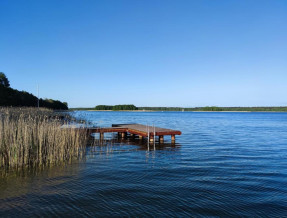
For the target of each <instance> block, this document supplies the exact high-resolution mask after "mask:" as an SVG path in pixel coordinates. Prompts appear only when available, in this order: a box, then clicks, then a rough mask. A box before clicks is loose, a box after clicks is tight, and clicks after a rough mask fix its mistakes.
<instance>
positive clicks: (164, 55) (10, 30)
mask: <svg viewBox="0 0 287 218" xmlns="http://www.w3.org/2000/svg"><path fill="white" fill-rule="evenodd" d="M286 24H287V1H285V0H281V1H280V0H276V1H274V0H270V1H264V0H252V1H250V0H246V1H244V0H238V1H234V0H226V1H224V0H209V1H204V0H203V1H200V0H196V1H195V0H194V1H192V0H186V1H185V0H131V1H127V0H102V1H96V0H77V1H74V0H61V1H58V0H55V1H53V0H41V1H38V0H34V1H31V0H25V1H23V0H21V1H14V0H0V72H4V73H5V74H6V75H7V76H8V79H9V80H10V84H11V86H12V87H13V88H15V89H19V90H26V91H28V92H31V93H33V94H36V93H37V84H39V86H40V97H42V98H53V99H58V100H61V101H67V102H68V103H69V106H70V107H93V106H95V105H98V104H109V105H113V104H135V105H137V106H182V107H193V106H212V105H215V106H282V105H287V95H286V94H287V91H286V84H287V25H286Z"/></svg>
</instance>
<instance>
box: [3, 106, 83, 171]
mask: <svg viewBox="0 0 287 218" xmlns="http://www.w3.org/2000/svg"><path fill="white" fill-rule="evenodd" d="M65 122H67V121H63V115H58V114H55V113H54V112H53V111H52V110H48V109H36V108H0V169H1V170H3V169H11V168H13V169H19V168H23V167H38V166H46V165H52V164H57V163H59V162H64V161H71V160H73V159H78V158H80V157H81V156H82V155H83V154H84V152H85V149H84V148H85V146H86V144H87V135H86V133H85V132H84V131H80V130H79V129H71V128H70V129H61V126H62V124H64V123H65Z"/></svg>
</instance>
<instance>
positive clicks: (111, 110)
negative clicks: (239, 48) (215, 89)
mask: <svg viewBox="0 0 287 218" xmlns="http://www.w3.org/2000/svg"><path fill="white" fill-rule="evenodd" d="M71 111H95V112H181V113H186V112H194V113H198V112H200V113H202V112H204V113H287V111H160V110H120V111H114V110H71Z"/></svg>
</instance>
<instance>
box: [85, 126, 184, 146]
mask: <svg viewBox="0 0 287 218" xmlns="http://www.w3.org/2000/svg"><path fill="white" fill-rule="evenodd" d="M88 131H89V133H100V139H103V138H104V133H106V132H117V133H118V134H119V136H120V137H122V138H124V137H126V136H127V134H130V135H131V136H135V135H138V136H139V138H140V139H142V138H143V137H147V138H148V140H149V141H150V142H153V141H154V140H155V138H156V136H158V137H159V141H160V142H163V141H164V136H166V135H170V136H171V141H172V142H174V141H175V135H181V132H180V131H178V130H173V129H165V128H160V127H154V126H146V125H142V124H113V125H112V127H104V128H89V129H88Z"/></svg>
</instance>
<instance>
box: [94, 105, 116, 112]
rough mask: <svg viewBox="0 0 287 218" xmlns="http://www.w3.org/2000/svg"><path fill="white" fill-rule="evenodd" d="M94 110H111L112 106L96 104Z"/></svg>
mask: <svg viewBox="0 0 287 218" xmlns="http://www.w3.org/2000/svg"><path fill="white" fill-rule="evenodd" d="M95 110H99V111H105V110H113V106H110V105H97V106H96V107H95Z"/></svg>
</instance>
